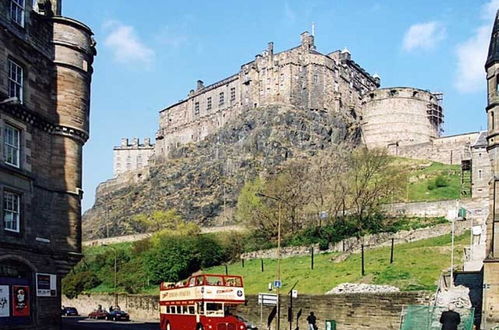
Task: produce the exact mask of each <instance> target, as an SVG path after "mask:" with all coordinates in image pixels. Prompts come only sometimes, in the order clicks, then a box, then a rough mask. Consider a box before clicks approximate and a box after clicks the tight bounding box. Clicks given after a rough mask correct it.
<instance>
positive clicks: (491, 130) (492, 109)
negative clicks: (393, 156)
mask: <svg viewBox="0 0 499 330" xmlns="http://www.w3.org/2000/svg"><path fill="white" fill-rule="evenodd" d="M485 70H486V72H487V108H486V111H487V118H488V134H487V143H488V152H489V156H490V160H491V162H492V163H491V166H492V181H491V182H490V215H489V218H488V219H487V247H486V259H485V260H484V278H483V281H484V293H483V314H482V315H483V316H482V317H483V324H484V325H485V329H490V328H492V327H493V325H498V324H499V121H498V119H497V116H498V115H499V11H498V12H497V14H496V18H495V22H494V28H493V30H492V36H491V40H490V46H489V54H488V56H487V62H486V63H485Z"/></svg>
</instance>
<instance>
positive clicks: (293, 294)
mask: <svg viewBox="0 0 499 330" xmlns="http://www.w3.org/2000/svg"><path fill="white" fill-rule="evenodd" d="M291 297H293V298H298V290H291Z"/></svg>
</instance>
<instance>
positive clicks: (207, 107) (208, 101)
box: [206, 96, 211, 110]
mask: <svg viewBox="0 0 499 330" xmlns="http://www.w3.org/2000/svg"><path fill="white" fill-rule="evenodd" d="M206 110H211V96H210V97H209V98H208V100H207V101H206Z"/></svg>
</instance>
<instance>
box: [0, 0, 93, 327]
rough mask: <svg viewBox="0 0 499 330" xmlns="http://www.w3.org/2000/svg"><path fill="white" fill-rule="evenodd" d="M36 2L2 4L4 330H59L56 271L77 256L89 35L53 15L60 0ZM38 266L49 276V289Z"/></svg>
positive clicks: (0, 264)
mask: <svg viewBox="0 0 499 330" xmlns="http://www.w3.org/2000/svg"><path fill="white" fill-rule="evenodd" d="M19 3H21V4H20V5H18V4H19ZM36 4H37V6H36V8H33V7H32V1H21V2H14V1H1V2H0V25H1V27H2V29H1V30H0V144H1V147H0V201H1V203H0V205H2V207H1V208H0V218H1V222H0V289H1V290H2V293H1V294H2V295H3V294H9V295H10V297H11V300H10V303H11V305H10V306H9V316H8V317H1V318H0V328H2V329H11V328H15V329H59V323H60V315H59V314H60V298H61V296H60V292H61V285H60V283H61V278H62V277H63V276H64V275H65V274H66V273H67V272H68V271H69V270H70V269H71V267H72V266H73V265H74V264H75V263H76V262H78V260H79V259H80V258H81V206H80V200H81V197H82V190H81V187H82V182H81V180H82V177H81V162H82V147H83V144H84V143H85V142H86V140H87V139H88V128H89V122H88V117H89V104H90V80H91V76H92V62H93V57H94V55H95V48H94V41H93V39H92V37H91V36H92V32H91V30H90V29H89V28H88V27H87V26H85V25H84V24H82V23H80V22H77V21H75V20H72V19H70V18H66V17H62V16H60V15H61V1H38V2H36ZM37 273H45V274H50V275H52V279H55V283H54V284H55V286H53V285H50V289H54V290H53V291H48V293H47V296H42V294H41V293H40V294H39V293H38V292H37V290H36V278H37V276H36V274H37ZM54 275H55V277H54ZM16 286H21V288H22V289H23V290H24V292H25V293H26V296H27V299H28V303H27V304H26V305H25V308H24V309H15V308H14V304H15V299H14V292H13V291H14V290H17V289H18V288H16ZM9 292H10V293H9ZM2 316H5V315H2Z"/></svg>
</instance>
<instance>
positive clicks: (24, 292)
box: [12, 285, 29, 316]
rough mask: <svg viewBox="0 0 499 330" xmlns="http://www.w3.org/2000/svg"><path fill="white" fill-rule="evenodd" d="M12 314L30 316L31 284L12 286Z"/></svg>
mask: <svg viewBox="0 0 499 330" xmlns="http://www.w3.org/2000/svg"><path fill="white" fill-rule="evenodd" d="M12 316H29V286H26V285H13V286H12Z"/></svg>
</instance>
